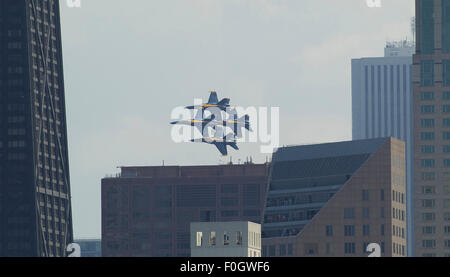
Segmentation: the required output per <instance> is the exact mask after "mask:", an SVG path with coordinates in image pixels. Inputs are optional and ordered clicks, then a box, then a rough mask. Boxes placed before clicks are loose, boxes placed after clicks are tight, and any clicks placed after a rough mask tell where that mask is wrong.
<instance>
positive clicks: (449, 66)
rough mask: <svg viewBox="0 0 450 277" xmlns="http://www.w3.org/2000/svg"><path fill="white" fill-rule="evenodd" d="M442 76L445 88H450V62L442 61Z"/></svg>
mask: <svg viewBox="0 0 450 277" xmlns="http://www.w3.org/2000/svg"><path fill="white" fill-rule="evenodd" d="M442 75H443V76H442V78H443V79H442V80H443V83H444V86H446V87H448V86H450V60H442Z"/></svg>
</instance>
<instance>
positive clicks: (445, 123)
mask: <svg viewBox="0 0 450 277" xmlns="http://www.w3.org/2000/svg"><path fill="white" fill-rule="evenodd" d="M442 127H450V118H444V119H442Z"/></svg>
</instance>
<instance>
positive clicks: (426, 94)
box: [420, 91, 434, 101]
mask: <svg viewBox="0 0 450 277" xmlns="http://www.w3.org/2000/svg"><path fill="white" fill-rule="evenodd" d="M420 99H421V100H423V101H429V100H434V92H429V91H427V92H422V93H421V94H420Z"/></svg>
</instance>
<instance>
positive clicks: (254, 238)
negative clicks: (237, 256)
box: [196, 231, 261, 248]
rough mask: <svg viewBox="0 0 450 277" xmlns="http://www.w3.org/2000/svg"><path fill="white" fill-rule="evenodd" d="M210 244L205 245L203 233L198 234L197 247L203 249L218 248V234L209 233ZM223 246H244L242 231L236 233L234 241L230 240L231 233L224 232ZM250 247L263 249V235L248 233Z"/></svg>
mask: <svg viewBox="0 0 450 277" xmlns="http://www.w3.org/2000/svg"><path fill="white" fill-rule="evenodd" d="M208 241H209V243H208V244H205V242H204V238H203V232H197V233H196V246H197V247H203V246H205V245H207V246H216V245H217V238H216V232H215V231H211V232H209V237H208ZM221 243H222V245H223V246H229V245H242V244H243V236H242V232H241V231H236V232H235V236H234V238H233V239H231V238H230V232H228V231H224V232H223V240H222V241H221ZM248 246H253V247H256V248H260V247H261V234H259V233H256V232H249V233H248Z"/></svg>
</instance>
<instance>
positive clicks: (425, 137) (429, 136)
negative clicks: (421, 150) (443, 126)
mask: <svg viewBox="0 0 450 277" xmlns="http://www.w3.org/2000/svg"><path fill="white" fill-rule="evenodd" d="M420 139H421V140H422V141H430V140H435V139H436V133H435V132H421V133H420ZM442 140H450V132H447V131H446V132H442Z"/></svg>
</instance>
